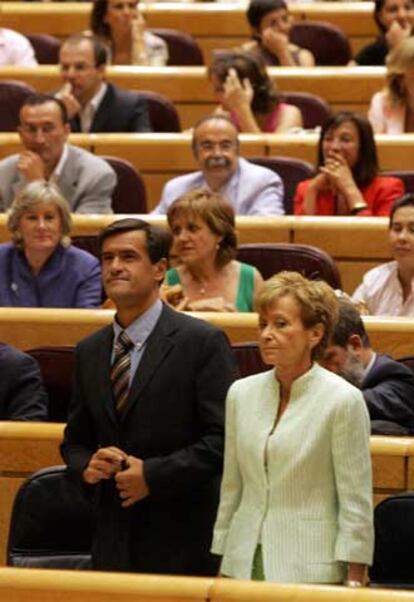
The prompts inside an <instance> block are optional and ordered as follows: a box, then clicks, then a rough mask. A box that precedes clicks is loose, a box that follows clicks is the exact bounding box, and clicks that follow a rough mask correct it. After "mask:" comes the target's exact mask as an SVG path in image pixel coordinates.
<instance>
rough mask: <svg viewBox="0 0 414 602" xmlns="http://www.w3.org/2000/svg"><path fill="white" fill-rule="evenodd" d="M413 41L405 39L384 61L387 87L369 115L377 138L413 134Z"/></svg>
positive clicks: (375, 98)
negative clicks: (384, 135)
mask: <svg viewBox="0 0 414 602" xmlns="http://www.w3.org/2000/svg"><path fill="white" fill-rule="evenodd" d="M413 71H414V38H407V39H406V40H404V41H403V42H401V44H399V45H398V46H397V47H396V48H395V49H394V50H393V51H392V52H390V54H389V55H388V58H387V73H386V85H385V87H384V89H383V90H381V91H380V92H377V93H376V94H374V96H373V97H372V99H371V105H370V108H369V111H368V119H369V120H370V122H371V124H372V127H373V128H374V132H375V133H376V134H404V133H407V132H414V79H413Z"/></svg>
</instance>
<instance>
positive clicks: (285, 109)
mask: <svg viewBox="0 0 414 602" xmlns="http://www.w3.org/2000/svg"><path fill="white" fill-rule="evenodd" d="M209 77H210V81H211V84H212V86H213V93H214V96H215V97H216V99H217V100H218V102H219V103H220V106H219V107H218V108H217V112H219V113H223V112H224V113H227V114H228V115H229V117H230V119H231V121H232V122H233V123H234V125H235V126H236V127H237V129H238V130H239V131H240V132H244V133H260V132H267V133H270V134H272V133H281V132H287V131H289V130H290V129H292V128H295V127H302V125H303V122H302V115H301V112H300V111H299V109H298V108H297V107H295V106H294V105H290V104H286V103H285V102H283V101H282V100H281V98H280V96H279V93H278V91H277V89H276V86H275V85H274V83H273V82H272V81H271V79H270V78H269V76H268V74H267V72H266V66H265V64H264V63H263V62H262V61H261V60H260V59H258V58H256V57H254V56H253V55H252V54H250V53H248V52H227V51H226V52H220V53H219V54H217V55H216V57H215V59H214V61H213V64H212V65H211V67H210V70H209Z"/></svg>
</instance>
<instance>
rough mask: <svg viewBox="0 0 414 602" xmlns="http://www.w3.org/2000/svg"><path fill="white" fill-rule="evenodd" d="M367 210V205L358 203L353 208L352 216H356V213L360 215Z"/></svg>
mask: <svg viewBox="0 0 414 602" xmlns="http://www.w3.org/2000/svg"><path fill="white" fill-rule="evenodd" d="M367 208H368V205H367V204H366V203H357V204H356V205H354V206H353V207H352V209H351V215H354V213H359V212H360V211H362V210H363V209H367Z"/></svg>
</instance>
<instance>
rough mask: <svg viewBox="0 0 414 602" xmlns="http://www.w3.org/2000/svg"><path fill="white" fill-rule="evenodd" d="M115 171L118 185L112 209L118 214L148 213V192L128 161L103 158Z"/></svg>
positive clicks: (117, 158)
mask: <svg viewBox="0 0 414 602" xmlns="http://www.w3.org/2000/svg"><path fill="white" fill-rule="evenodd" d="M101 158H102V159H105V161H107V162H108V163H109V165H110V166H111V167H112V169H113V170H114V171H115V173H116V176H117V184H116V186H115V189H114V191H113V193H112V209H113V212H114V213H116V214H118V213H147V192H146V189H145V183H144V180H143V178H142V176H141V174H140V173H139V171H138V170H137V168H136V167H135V166H134V165H132V163H130V162H129V161H127V160H126V159H120V158H119V157H110V156H107V155H103V156H101Z"/></svg>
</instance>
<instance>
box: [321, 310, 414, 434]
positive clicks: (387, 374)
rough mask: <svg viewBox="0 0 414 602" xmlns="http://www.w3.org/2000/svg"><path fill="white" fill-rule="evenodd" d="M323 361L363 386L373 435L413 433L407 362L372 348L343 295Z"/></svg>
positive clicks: (413, 388) (413, 393)
mask: <svg viewBox="0 0 414 602" xmlns="http://www.w3.org/2000/svg"><path fill="white" fill-rule="evenodd" d="M321 363H322V365H323V366H324V367H325V368H328V370H332V371H333V372H336V374H339V375H340V376H343V377H344V378H345V379H346V380H348V381H349V382H351V383H352V384H354V385H355V386H357V387H359V388H360V389H361V391H362V394H363V396H364V398H365V401H366V404H367V407H368V412H369V415H370V419H371V432H372V433H373V434H375V435H412V434H414V375H413V373H412V371H411V370H410V369H409V368H407V367H406V366H405V365H404V364H402V363H400V362H397V361H395V360H393V359H392V358H390V357H389V356H388V355H381V354H377V353H375V352H374V351H373V349H372V347H371V344H370V341H369V338H368V335H367V333H366V330H365V327H364V323H363V321H362V319H361V316H360V314H359V312H358V310H357V309H356V307H355V306H354V305H353V304H352V302H351V301H350V300H349V299H346V298H340V303H339V319H338V322H337V324H336V327H335V330H334V332H333V335H332V339H331V343H330V345H329V347H328V349H327V351H326V354H325V357H324V358H323V361H322V362H321Z"/></svg>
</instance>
